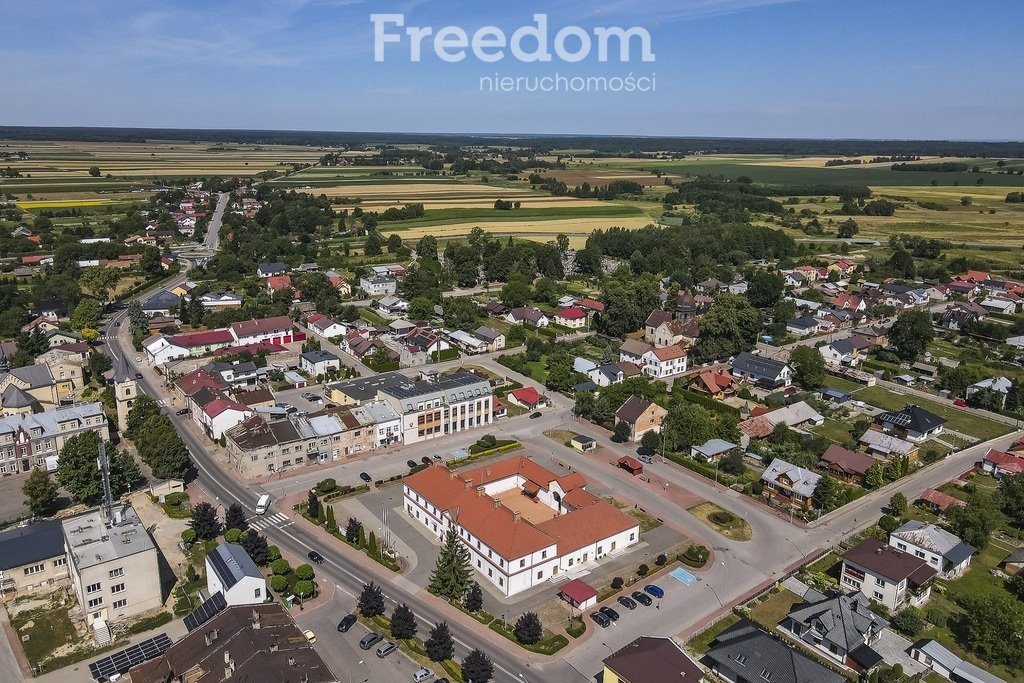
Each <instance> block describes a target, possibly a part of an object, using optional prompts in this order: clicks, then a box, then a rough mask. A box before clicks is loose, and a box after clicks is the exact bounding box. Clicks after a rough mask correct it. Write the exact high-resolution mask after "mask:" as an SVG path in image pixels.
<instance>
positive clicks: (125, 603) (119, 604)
mask: <svg viewBox="0 0 1024 683" xmlns="http://www.w3.org/2000/svg"><path fill="white" fill-rule="evenodd" d="M127 606H128V601H127V600H115V601H114V609H122V608H124V607H127Z"/></svg>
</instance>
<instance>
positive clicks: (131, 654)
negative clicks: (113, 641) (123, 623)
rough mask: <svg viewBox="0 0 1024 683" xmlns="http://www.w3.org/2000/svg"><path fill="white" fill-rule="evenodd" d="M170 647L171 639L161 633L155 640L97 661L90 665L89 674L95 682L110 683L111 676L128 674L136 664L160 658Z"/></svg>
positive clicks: (146, 641) (138, 644)
mask: <svg viewBox="0 0 1024 683" xmlns="http://www.w3.org/2000/svg"><path fill="white" fill-rule="evenodd" d="M170 647H171V639H170V638H168V637H167V634H166V633H161V634H160V635H158V636H156V637H155V638H150V639H149V640H144V641H142V642H141V643H137V644H135V645H132V646H130V647H126V648H125V649H123V650H119V651H118V652H115V653H114V654H112V655H110V656H109V657H104V658H103V659H97V660H96V661H95V662H93V663H92V664H90V665H89V673H90V674H92V677H93V680H96V681H109V680H110V678H111V676H114V675H115V674H124V673H127V671H128V669H130V668H132V667H133V666H135V665H136V664H142V663H143V662H145V661H148V660H150V659H153V658H154V657H159V656H160V655H162V654H163V653H165V652H167V650H168V649H169V648H170Z"/></svg>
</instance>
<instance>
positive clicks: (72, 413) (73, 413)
mask: <svg viewBox="0 0 1024 683" xmlns="http://www.w3.org/2000/svg"><path fill="white" fill-rule="evenodd" d="M102 415H103V405H102V404H100V403H79V404H77V405H73V406H62V407H60V408H54V409H53V410H47V411H46V412H43V413H33V414H22V415H8V416H7V417H2V418H0V434H9V433H13V432H16V431H18V429H19V428H21V429H24V430H25V431H26V432H28V433H30V434H31V432H32V429H33V428H34V427H39V428H41V429H42V434H41V436H43V437H47V436H52V435H54V434H57V433H58V432H60V431H63V430H61V428H60V425H61V423H63V422H67V421H69V420H84V419H86V418H94V417H101V416H102ZM81 426H82V427H84V425H81ZM93 426H95V425H93ZM32 438H37V437H32Z"/></svg>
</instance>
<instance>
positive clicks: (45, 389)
mask: <svg viewBox="0 0 1024 683" xmlns="http://www.w3.org/2000/svg"><path fill="white" fill-rule="evenodd" d="M65 381H66V380H65ZM26 400H28V401H29V402H30V403H33V404H38V405H39V406H40V407H41V408H42V409H43V410H46V409H49V408H51V407H53V406H55V405H57V404H58V403H59V400H60V399H59V396H58V391H57V381H56V380H55V379H54V377H53V373H52V372H51V371H50V368H49V366H47V365H45V364H38V365H25V366H22V367H20V368H12V369H10V370H9V371H7V372H0V406H2V412H3V414H5V415H7V414H10V413H12V412H19V413H20V412H24V410H23V409H24V407H25V402H26Z"/></svg>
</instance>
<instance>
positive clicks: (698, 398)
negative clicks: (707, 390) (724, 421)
mask: <svg viewBox="0 0 1024 683" xmlns="http://www.w3.org/2000/svg"><path fill="white" fill-rule="evenodd" d="M676 391H678V392H679V396H680V397H681V398H682V399H683V400H684V401H687V402H689V403H695V404H697V405H699V406H701V407H702V408H707V409H708V410H711V411H714V412H716V413H721V414H723V415H732V416H733V417H739V415H740V411H739V408H734V407H732V406H730V405H727V404H725V403H722V402H720V401H716V400H715V399H713V398H711V397H710V396H702V395H701V394H698V393H696V392H693V391H690V390H689V389H677V390H676Z"/></svg>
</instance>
